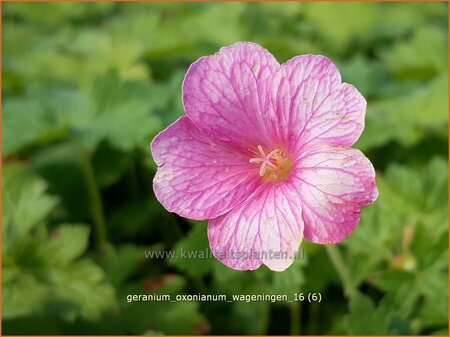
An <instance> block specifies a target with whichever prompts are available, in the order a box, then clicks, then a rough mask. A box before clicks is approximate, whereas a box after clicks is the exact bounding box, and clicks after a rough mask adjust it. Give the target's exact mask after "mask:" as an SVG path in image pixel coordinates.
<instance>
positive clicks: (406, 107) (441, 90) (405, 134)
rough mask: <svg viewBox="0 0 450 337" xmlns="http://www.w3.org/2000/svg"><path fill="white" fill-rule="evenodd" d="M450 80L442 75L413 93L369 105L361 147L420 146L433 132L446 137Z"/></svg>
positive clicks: (360, 140)
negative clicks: (449, 82)
mask: <svg viewBox="0 0 450 337" xmlns="http://www.w3.org/2000/svg"><path fill="white" fill-rule="evenodd" d="M447 96H448V80H447V76H446V75H441V76H439V77H437V78H435V79H433V80H432V81H431V82H429V83H428V84H426V85H421V86H419V87H417V88H416V89H414V90H411V91H410V92H409V93H407V94H405V95H402V96H398V97H394V98H388V99H384V100H380V101H378V102H376V103H373V104H370V103H369V105H368V112H367V117H366V119H367V120H366V129H365V131H364V133H363V135H362V136H361V138H360V139H359V140H358V143H357V145H356V146H357V147H359V148H363V149H369V148H374V147H380V146H382V145H385V144H386V143H387V142H389V141H391V140H395V141H397V142H399V143H401V144H402V145H404V146H408V147H411V146H413V145H415V144H417V143H418V142H419V141H420V140H421V139H422V138H423V137H425V135H426V134H427V133H429V132H434V133H437V134H438V135H440V136H441V137H442V138H443V139H445V137H447V136H446V130H447V124H448V118H447V109H448V107H447V98H446V97H447Z"/></svg>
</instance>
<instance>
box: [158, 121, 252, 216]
mask: <svg viewBox="0 0 450 337" xmlns="http://www.w3.org/2000/svg"><path fill="white" fill-rule="evenodd" d="M151 150H152V153H153V158H154V160H155V162H156V164H157V165H158V172H157V173H156V176H155V178H154V180H153V189H154V191H155V195H156V197H157V198H158V200H159V201H160V202H161V204H163V205H164V207H165V208H166V209H167V210H169V211H170V212H175V213H178V214H180V215H182V216H185V217H188V218H192V219H210V218H214V217H217V216H219V215H222V214H224V213H225V212H228V211H229V210H231V209H232V208H233V207H235V206H236V205H238V204H239V203H240V202H241V201H242V200H244V199H245V198H246V197H247V196H248V195H249V194H250V193H251V192H252V191H253V189H254V188H255V187H256V184H257V182H258V181H259V177H258V176H255V174H254V171H255V169H254V167H253V166H252V165H251V164H249V162H248V158H247V157H246V156H243V155H240V154H238V153H235V152H230V151H229V150H228V149H226V148H223V147H222V146H221V145H219V144H216V143H214V142H213V141H211V140H210V139H209V138H208V137H206V136H205V135H204V134H202V133H201V132H200V130H199V129H198V128H197V127H196V126H195V125H194V124H193V123H192V122H191V121H190V120H189V118H187V117H181V118H180V119H178V120H177V121H176V122H175V123H173V124H172V125H170V126H169V127H168V128H167V129H166V130H164V131H162V132H161V133H160V134H159V135H158V136H157V137H156V138H155V139H154V140H153V142H152V145H151Z"/></svg>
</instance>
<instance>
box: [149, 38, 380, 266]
mask: <svg viewBox="0 0 450 337" xmlns="http://www.w3.org/2000/svg"><path fill="white" fill-rule="evenodd" d="M183 103H184V108H185V111H186V116H183V117H181V118H179V119H178V120H177V121H175V122H174V123H173V124H172V125H170V126H169V127H168V128H167V129H165V130H164V131H162V132H161V133H160V134H159V135H157V136H156V138H155V139H154V140H153V142H152V144H151V151H152V153H153V158H154V160H155V162H156V164H157V165H158V171H157V173H156V176H155V178H154V191H155V195H156V197H157V198H158V200H159V201H160V202H161V204H162V205H163V206H164V207H165V208H166V209H167V210H169V211H170V212H175V213H177V214H179V215H181V216H183V217H187V218H191V219H198V220H201V219H209V224H208V238H209V242H210V246H211V249H212V252H213V254H214V255H215V256H216V257H217V258H218V259H219V260H220V261H222V262H223V263H224V264H225V265H227V266H229V267H231V268H234V269H239V270H253V269H257V268H258V267H259V266H260V265H261V264H265V265H266V266H268V267H269V268H270V269H272V270H276V271H281V270H284V269H286V268H287V267H288V266H290V265H291V264H292V262H293V259H294V258H295V254H296V252H298V250H299V246H300V243H301V241H302V238H303V237H304V238H306V239H307V240H310V241H312V242H315V243H320V244H334V243H337V242H339V241H341V240H343V239H344V238H346V237H347V236H348V235H350V233H352V231H353V230H354V229H355V227H356V226H357V225H358V223H359V219H360V211H361V207H362V206H364V205H367V204H370V203H372V202H373V201H374V200H375V199H376V198H377V196H378V191H377V188H376V185H375V171H374V168H373V166H372V164H371V163H370V161H369V160H368V159H367V158H366V157H365V156H364V155H363V154H362V153H361V152H360V151H359V150H356V149H353V148H350V147H351V146H352V145H353V144H354V143H355V142H356V140H357V139H358V138H359V136H360V135H361V132H362V131H363V129H364V115H365V111H366V101H365V99H364V97H363V96H362V95H361V94H360V93H359V92H358V90H357V89H356V88H355V87H353V86H352V85H350V84H347V83H342V82H341V76H340V74H339V70H338V69H337V68H336V66H335V65H334V64H333V63H332V62H331V61H330V60H329V59H328V58H326V57H324V56H320V55H300V56H297V57H294V58H293V59H291V60H289V61H288V62H286V63H284V64H282V65H280V64H279V63H278V62H277V61H276V59H275V58H274V57H273V56H272V54H270V53H269V52H268V51H267V50H266V49H264V48H262V47H261V46H259V45H257V44H254V43H248V42H242V43H236V44H234V45H232V46H229V47H224V48H222V49H221V50H220V51H219V52H218V53H217V54H215V55H212V56H207V57H202V58H200V59H199V60H197V61H196V62H195V63H193V64H192V65H191V66H190V68H189V70H188V72H187V74H186V77H185V79H184V83H183Z"/></svg>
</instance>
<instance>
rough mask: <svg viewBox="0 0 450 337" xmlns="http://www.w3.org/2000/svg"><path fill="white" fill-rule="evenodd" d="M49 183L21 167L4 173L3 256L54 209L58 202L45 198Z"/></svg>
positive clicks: (54, 199)
mask: <svg viewBox="0 0 450 337" xmlns="http://www.w3.org/2000/svg"><path fill="white" fill-rule="evenodd" d="M46 189H47V183H46V182H45V181H44V180H43V179H41V178H39V177H37V176H34V175H32V174H30V173H29V172H28V171H27V170H26V169H25V168H24V167H23V166H21V165H18V164H12V165H6V166H5V167H3V172H2V193H3V200H4V202H3V212H2V223H3V226H2V233H3V239H4V241H3V242H4V244H3V247H2V248H3V252H8V251H9V250H10V249H11V247H13V246H14V245H16V244H18V243H19V242H21V241H23V240H24V239H25V238H26V236H27V235H28V234H29V233H30V231H31V230H32V229H33V228H34V227H36V226H37V225H38V224H39V223H41V222H42V221H43V220H44V219H45V217H47V216H48V214H49V213H50V212H51V211H52V210H53V209H54V208H55V206H56V204H57V202H58V199H57V198H56V197H53V196H49V195H46V194H45V190H46Z"/></svg>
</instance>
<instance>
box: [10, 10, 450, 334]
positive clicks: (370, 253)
mask: <svg viewBox="0 0 450 337" xmlns="http://www.w3.org/2000/svg"><path fill="white" fill-rule="evenodd" d="M2 9H3V18H2V20H3V23H2V24H3V25H2V27H3V35H2V43H3V57H2V67H3V73H2V84H3V86H2V94H3V104H2V163H3V165H2V200H3V209H2V211H3V212H2V223H3V226H2V234H3V242H2V295H3V297H2V306H3V308H2V315H3V317H2V319H3V323H2V328H3V334H122V335H125V334H138V335H143V334H145V335H152V334H315V335H319V334H344V335H345V334H378V335H385V334H434V335H448V331H447V324H448V302H447V300H448V277H447V275H448V274H447V273H448V225H447V224H448V208H447V203H448V201H447V198H448V197H447V182H448V177H447V170H448V169H447V154H448V131H447V130H448V126H447V125H448V68H447V67H448V63H447V59H448V55H447V50H448V48H447V21H448V17H447V5H446V4H444V3H355V2H352V3H326V2H325V3H292V2H289V3H214V4H213V3H151V4H150V3H3V4H2ZM236 41H254V42H257V43H259V44H261V45H263V46H264V47H266V48H268V49H269V50H270V51H271V52H272V53H273V54H274V55H275V56H276V57H277V59H278V60H279V61H280V62H284V61H286V60H287V59H289V58H291V57H293V56H296V55H298V54H305V53H316V54H317V53H318V54H323V55H326V56H328V57H330V58H331V59H332V60H333V61H334V62H335V63H336V64H337V65H338V66H339V68H340V70H341V72H342V76H343V80H344V81H346V82H349V83H352V84H354V85H355V86H356V87H357V88H358V89H359V90H360V91H361V92H362V93H363V95H364V96H365V97H366V98H367V100H368V110H367V117H366V129H365V132H364V133H363V135H362V137H361V139H360V140H359V141H358V143H357V144H356V145H355V147H357V148H359V149H361V150H363V151H364V153H365V154H366V155H367V156H368V157H369V158H370V160H371V161H372V162H373V163H374V166H375V168H376V170H377V172H378V175H377V183H378V186H379V190H380V197H379V199H378V200H377V201H376V203H374V204H373V205H371V206H369V207H366V208H364V209H363V212H362V220H361V224H360V226H359V227H358V229H357V230H356V231H355V232H354V234H353V235H352V236H351V237H350V238H348V239H347V240H345V241H344V242H342V243H341V244H339V245H337V246H335V247H334V248H333V250H332V252H333V253H332V254H329V251H327V250H326V248H325V247H324V246H320V245H313V244H310V243H308V242H304V243H303V244H302V247H303V249H304V258H302V259H299V260H297V261H296V262H295V263H294V264H293V265H292V267H290V268H289V269H288V270H287V271H285V272H283V273H275V272H271V271H269V270H268V269H267V268H265V267H262V268H260V269H259V270H257V271H254V272H237V271H234V270H231V269H228V268H227V267H225V266H223V265H222V264H221V263H220V262H218V261H216V260H215V259H201V260H194V259H191V260H190V259H163V258H160V259H146V258H145V254H144V252H145V251H161V250H173V251H180V250H181V249H184V250H205V249H208V247H209V245H208V241H207V237H206V223H205V222H195V221H189V220H186V219H183V218H180V217H178V216H177V215H174V214H171V213H168V212H167V211H166V210H165V209H164V208H163V207H162V206H161V205H160V204H159V203H158V202H157V201H156V199H155V197H154V195H153V191H152V179H153V176H154V174H155V170H156V167H155V164H154V162H153V160H152V158H151V155H150V153H149V150H148V148H149V143H150V141H151V140H152V138H153V137H154V136H155V135H156V134H157V133H158V132H159V131H161V130H162V129H163V128H165V127H166V126H167V125H169V124H170V123H172V122H173V121H175V119H176V118H177V117H179V116H180V115H182V114H183V109H182V105H181V82H182V80H183V76H184V74H185V73H186V70H187V68H188V66H189V65H190V64H191V63H192V62H193V61H194V60H196V59H197V58H198V57H201V56H203V55H208V54H213V53H215V52H216V51H217V50H218V49H219V48H220V47H222V46H225V45H229V44H231V43H234V42H236ZM338 271H339V272H338ZM344 284H345V287H344ZM344 289H346V290H347V291H344ZM348 289H350V291H349V290H348ZM301 292H303V293H310V292H315V293H320V294H321V295H322V301H321V303H308V302H307V301H305V302H297V303H286V302H279V303H268V302H253V303H245V302H235V303H227V302H196V301H193V302H180V303H170V302H169V303H168V302H138V303H136V302H134V303H128V302H127V301H126V295H128V294H172V295H176V294H198V293H202V294H229V295H231V294H260V293H266V294H293V293H301Z"/></svg>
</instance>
